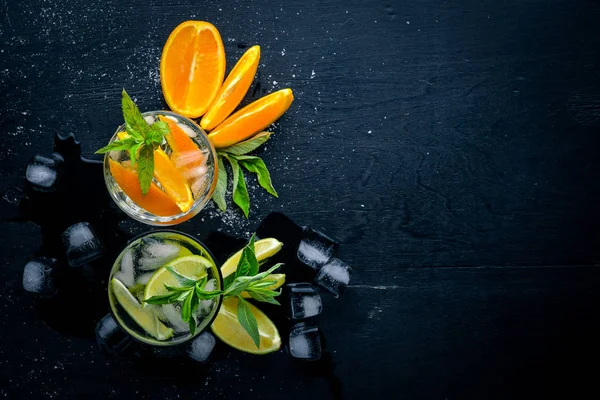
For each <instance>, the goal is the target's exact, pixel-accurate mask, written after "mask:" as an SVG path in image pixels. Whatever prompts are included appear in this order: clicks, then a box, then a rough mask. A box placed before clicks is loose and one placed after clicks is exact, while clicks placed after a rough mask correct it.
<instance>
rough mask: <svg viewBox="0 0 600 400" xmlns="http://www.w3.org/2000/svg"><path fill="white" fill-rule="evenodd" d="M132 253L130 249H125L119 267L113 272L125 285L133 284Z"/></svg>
mask: <svg viewBox="0 0 600 400" xmlns="http://www.w3.org/2000/svg"><path fill="white" fill-rule="evenodd" d="M133 262H134V254H133V250H132V249H127V250H126V251H125V253H124V254H123V257H122V258H121V269H120V270H119V272H117V273H115V278H117V279H118V280H120V281H121V282H123V284H124V285H125V286H127V287H131V286H133V285H134V284H135V279H134V274H133Z"/></svg>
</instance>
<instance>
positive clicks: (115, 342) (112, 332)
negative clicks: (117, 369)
mask: <svg viewBox="0 0 600 400" xmlns="http://www.w3.org/2000/svg"><path fill="white" fill-rule="evenodd" d="M96 342H97V343H98V345H99V346H100V348H101V349H102V350H104V351H107V352H109V353H113V354H120V353H122V352H123V351H124V350H125V349H126V348H127V347H128V346H129V344H131V342H132V340H131V338H130V337H129V335H127V334H126V333H125V332H124V331H123V330H122V329H121V328H120V327H119V325H118V324H117V321H115V319H114V318H113V316H112V315H111V314H106V315H105V316H104V317H102V319H101V320H100V321H98V323H97V324H96Z"/></svg>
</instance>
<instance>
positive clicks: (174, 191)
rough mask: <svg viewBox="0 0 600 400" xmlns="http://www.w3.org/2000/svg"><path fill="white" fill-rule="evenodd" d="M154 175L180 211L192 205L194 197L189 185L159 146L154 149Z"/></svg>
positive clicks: (185, 210) (184, 210)
mask: <svg viewBox="0 0 600 400" xmlns="http://www.w3.org/2000/svg"><path fill="white" fill-rule="evenodd" d="M154 177H155V178H156V180H157V181H158V182H160V184H161V186H162V187H163V189H164V191H165V193H166V194H167V196H169V197H170V198H171V199H173V201H175V204H177V206H178V207H179V209H180V210H181V211H182V212H187V211H188V210H189V209H190V208H191V207H192V204H194V197H193V196H192V191H191V190H190V186H189V185H188V183H187V182H186V179H185V178H184V177H183V175H182V174H181V172H180V171H179V170H178V169H177V168H176V167H175V165H174V164H173V163H172V162H171V160H170V159H169V156H168V155H167V153H165V152H164V151H163V150H162V149H160V148H159V149H156V150H155V151H154Z"/></svg>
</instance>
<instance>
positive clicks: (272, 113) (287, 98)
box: [208, 89, 294, 147]
mask: <svg viewBox="0 0 600 400" xmlns="http://www.w3.org/2000/svg"><path fill="white" fill-rule="evenodd" d="M293 100H294V95H293V94H292V90H291V89H282V90H279V91H277V92H275V93H271V94H269V95H267V96H265V97H262V98H260V99H258V100H256V101H255V102H253V103H250V104H248V105H247V106H246V107H244V108H242V109H241V110H239V111H236V112H235V113H234V114H233V115H231V116H230V117H229V118H227V119H226V120H225V121H223V122H222V123H221V124H220V125H219V126H217V127H216V128H215V130H213V131H212V132H211V133H210V134H209V135H208V139H209V140H210V141H211V143H212V144H213V146H215V147H227V146H231V145H233V144H235V143H237V142H241V141H242V140H245V139H248V138H249V137H251V136H253V135H255V134H256V133H258V132H260V131H261V130H263V129H264V128H266V127H267V126H269V125H270V124H272V123H273V122H275V121H276V120H277V118H279V117H281V115H282V114H283V113H284V112H285V111H286V110H287V109H288V108H289V107H290V105H291V104H292V101H293Z"/></svg>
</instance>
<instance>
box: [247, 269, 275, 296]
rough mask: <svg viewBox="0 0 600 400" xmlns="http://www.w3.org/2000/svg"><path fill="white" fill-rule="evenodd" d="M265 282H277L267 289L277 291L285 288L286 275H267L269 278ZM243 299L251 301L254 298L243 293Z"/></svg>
mask: <svg viewBox="0 0 600 400" xmlns="http://www.w3.org/2000/svg"><path fill="white" fill-rule="evenodd" d="M265 280H269V281H276V282H275V283H274V284H272V285H271V286H267V287H266V288H265V289H267V290H277V289H279V288H280V287H282V286H283V284H284V283H285V274H269V275H267V277H266V278H265ZM242 297H243V298H245V299H250V298H252V296H250V294H249V293H248V292H246V291H243V292H242Z"/></svg>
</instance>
